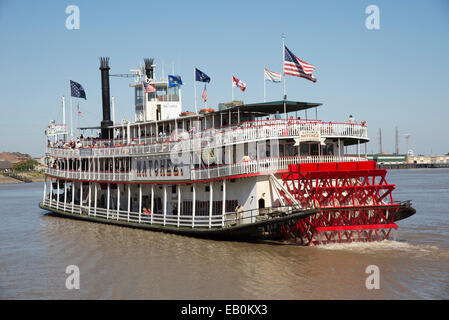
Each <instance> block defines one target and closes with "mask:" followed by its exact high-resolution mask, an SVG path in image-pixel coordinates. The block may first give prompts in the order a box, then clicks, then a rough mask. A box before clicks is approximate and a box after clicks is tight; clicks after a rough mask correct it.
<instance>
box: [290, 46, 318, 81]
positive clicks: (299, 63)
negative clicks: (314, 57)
mask: <svg viewBox="0 0 449 320" xmlns="http://www.w3.org/2000/svg"><path fill="white" fill-rule="evenodd" d="M284 49H285V57H284V74H288V75H290V76H295V77H301V78H305V79H307V80H310V81H313V82H316V78H315V77H314V76H313V75H312V71H313V70H314V69H315V66H314V65H311V64H310V63H307V62H305V61H303V60H301V59H299V58H298V57H296V56H295V55H294V54H293V53H292V52H291V51H290V50H289V49H288V48H287V46H285V45H284Z"/></svg>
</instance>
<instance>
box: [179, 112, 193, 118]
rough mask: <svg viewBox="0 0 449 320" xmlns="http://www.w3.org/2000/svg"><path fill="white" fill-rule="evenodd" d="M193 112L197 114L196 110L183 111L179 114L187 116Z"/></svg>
mask: <svg viewBox="0 0 449 320" xmlns="http://www.w3.org/2000/svg"><path fill="white" fill-rule="evenodd" d="M192 114H195V112H192V111H184V112H181V113H180V114H179V116H180V117H185V116H191V115H192Z"/></svg>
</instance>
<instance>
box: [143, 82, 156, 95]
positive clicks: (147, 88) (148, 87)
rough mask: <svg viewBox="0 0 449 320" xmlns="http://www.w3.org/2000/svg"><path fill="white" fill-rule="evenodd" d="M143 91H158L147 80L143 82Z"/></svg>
mask: <svg viewBox="0 0 449 320" xmlns="http://www.w3.org/2000/svg"><path fill="white" fill-rule="evenodd" d="M143 92H144V93H152V92H156V88H155V87H154V86H153V85H152V84H151V83H149V82H148V79H147V81H144V82H143Z"/></svg>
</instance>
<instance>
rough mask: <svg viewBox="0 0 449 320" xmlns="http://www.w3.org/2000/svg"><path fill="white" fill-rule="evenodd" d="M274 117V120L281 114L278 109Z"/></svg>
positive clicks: (278, 118) (279, 117)
mask: <svg viewBox="0 0 449 320" xmlns="http://www.w3.org/2000/svg"><path fill="white" fill-rule="evenodd" d="M274 119H276V120H280V119H281V115H280V114H279V111H276V114H275V115H274Z"/></svg>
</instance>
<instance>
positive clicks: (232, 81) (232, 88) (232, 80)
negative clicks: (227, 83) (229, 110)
mask: <svg viewBox="0 0 449 320" xmlns="http://www.w3.org/2000/svg"><path fill="white" fill-rule="evenodd" d="M231 90H232V100H231V101H234V77H232V78H231Z"/></svg>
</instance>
